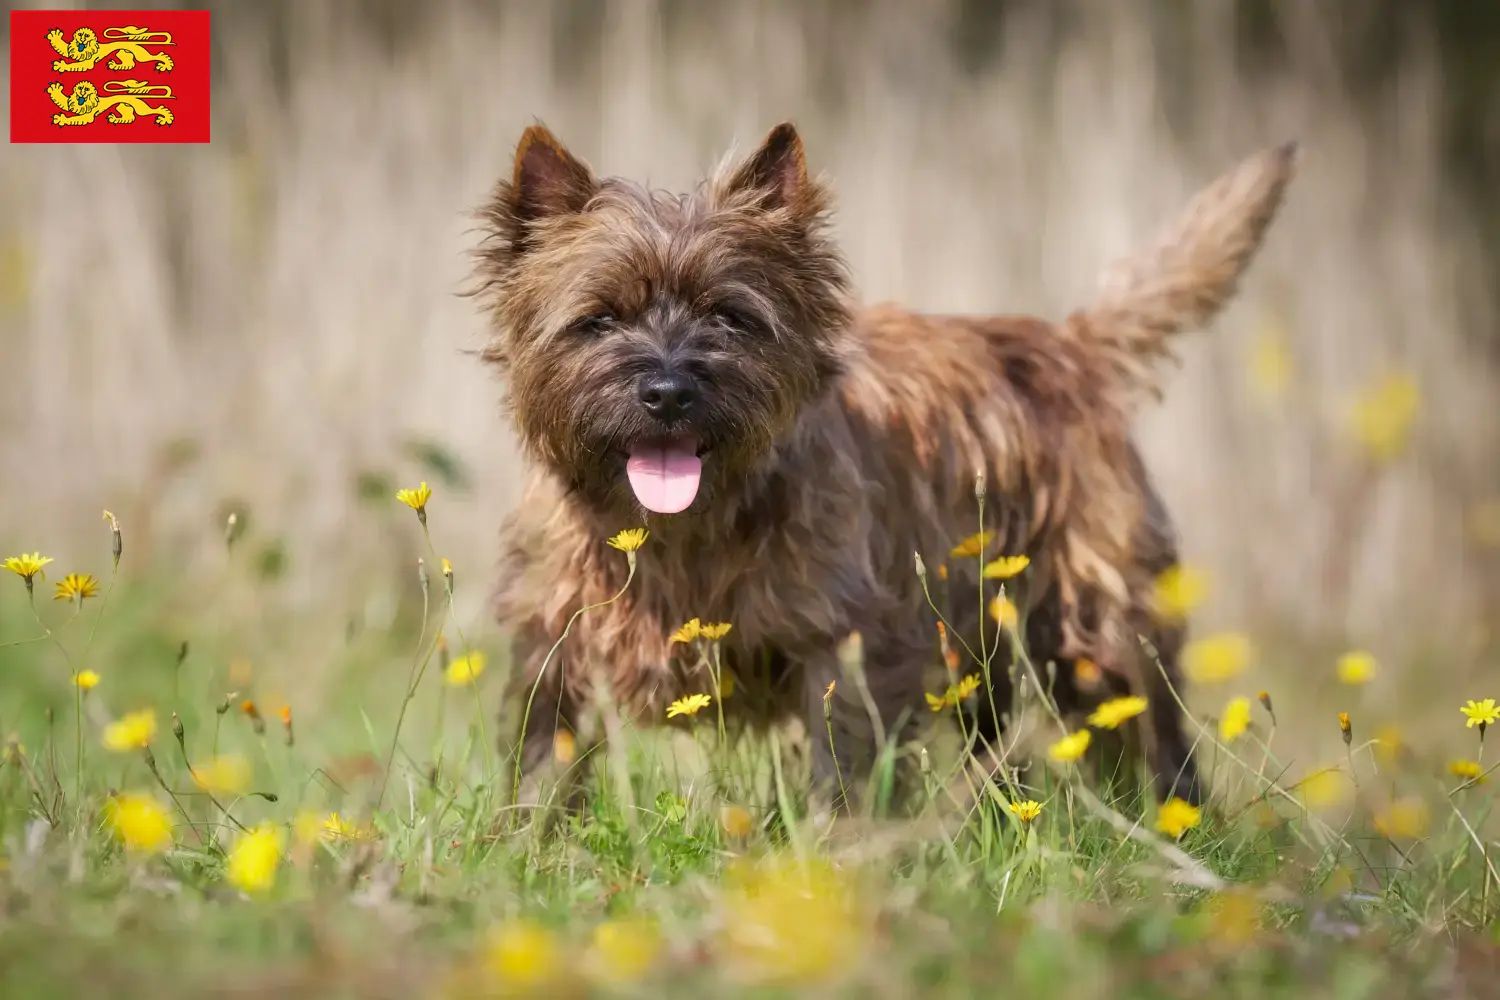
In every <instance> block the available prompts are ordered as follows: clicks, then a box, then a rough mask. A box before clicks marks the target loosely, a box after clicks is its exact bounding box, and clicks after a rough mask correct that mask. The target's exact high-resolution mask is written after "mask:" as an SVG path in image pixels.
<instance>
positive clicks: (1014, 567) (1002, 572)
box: [980, 555, 1031, 580]
mask: <svg viewBox="0 0 1500 1000" xmlns="http://www.w3.org/2000/svg"><path fill="white" fill-rule="evenodd" d="M1030 565H1031V558H1030V557H1029V556H1024V555H1020V556H1001V557H1000V558H999V559H996V560H994V561H993V562H990V563H987V564H986V565H985V567H984V571H983V573H981V574H980V575H981V576H983V577H984V578H985V579H986V580H1009V579H1010V578H1011V577H1013V576H1015V575H1016V574H1017V573H1019V572H1021V571H1022V570H1023V569H1025V568H1026V567H1027V566H1030Z"/></svg>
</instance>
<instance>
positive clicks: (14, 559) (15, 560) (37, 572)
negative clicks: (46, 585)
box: [0, 552, 52, 586]
mask: <svg viewBox="0 0 1500 1000" xmlns="http://www.w3.org/2000/svg"><path fill="white" fill-rule="evenodd" d="M51 561H52V558H51V557H50V556H44V555H42V554H41V553H40V552H33V553H32V554H31V555H29V556H28V555H27V554H26V553H24V552H22V553H21V554H20V555H18V556H11V557H10V558H8V559H6V560H5V562H3V563H0V566H4V567H5V568H6V569H8V570H10V571H11V572H12V573H14V574H16V576H19V577H20V578H21V579H23V580H25V581H26V583H27V585H28V586H30V584H31V581H32V580H33V579H34V578H35V577H38V576H39V577H41V578H42V579H43V580H45V579H47V574H46V573H43V572H42V567H43V566H45V565H47V564H48V563H49V562H51Z"/></svg>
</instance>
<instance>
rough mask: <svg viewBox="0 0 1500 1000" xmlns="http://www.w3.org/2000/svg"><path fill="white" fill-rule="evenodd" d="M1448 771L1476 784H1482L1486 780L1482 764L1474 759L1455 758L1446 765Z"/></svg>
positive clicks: (1456, 776)
mask: <svg viewBox="0 0 1500 1000" xmlns="http://www.w3.org/2000/svg"><path fill="white" fill-rule="evenodd" d="M1448 773H1449V774H1451V775H1453V776H1454V777H1455V778H1462V779H1464V780H1465V781H1472V782H1474V784H1476V785H1482V784H1484V783H1485V781H1486V780H1488V779H1486V778H1485V776H1484V765H1483V764H1481V763H1479V762H1478V761H1474V760H1455V761H1453V762H1452V763H1450V764H1449V765H1448Z"/></svg>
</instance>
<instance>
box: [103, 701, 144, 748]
mask: <svg viewBox="0 0 1500 1000" xmlns="http://www.w3.org/2000/svg"><path fill="white" fill-rule="evenodd" d="M155 738H156V711H155V710H154V709H150V708H143V709H141V710H140V711H139V712H130V713H129V714H127V715H124V716H121V717H120V718H119V719H117V720H116V721H114V722H111V723H110V724H109V725H107V726H105V727H104V738H103V739H104V747H105V749H106V750H114V751H115V752H117V753H123V752H125V751H127V750H141V749H144V748H145V747H148V746H150V745H151V741H152V740H154V739H155Z"/></svg>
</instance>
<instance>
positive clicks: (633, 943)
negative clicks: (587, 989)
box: [585, 917, 662, 983]
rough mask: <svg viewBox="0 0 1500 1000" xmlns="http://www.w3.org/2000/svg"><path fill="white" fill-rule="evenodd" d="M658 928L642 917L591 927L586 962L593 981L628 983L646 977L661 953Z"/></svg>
mask: <svg viewBox="0 0 1500 1000" xmlns="http://www.w3.org/2000/svg"><path fill="white" fill-rule="evenodd" d="M661 948H662V940H661V928H660V927H658V926H657V924H656V921H654V920H649V919H645V918H640V917H636V918H627V919H623V920H609V921H606V922H604V923H602V924H600V925H599V926H597V927H595V928H594V939H593V942H592V943H591V944H590V946H589V953H588V956H587V958H586V959H585V961H586V963H587V965H588V967H589V970H590V971H591V972H592V973H593V974H594V976H595V978H597V979H600V980H603V981H605V982H611V983H630V982H635V981H637V980H639V979H642V978H644V977H645V975H646V973H647V972H649V971H650V969H651V966H652V964H653V963H654V962H655V961H656V958H657V955H659V954H660V953H661Z"/></svg>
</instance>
